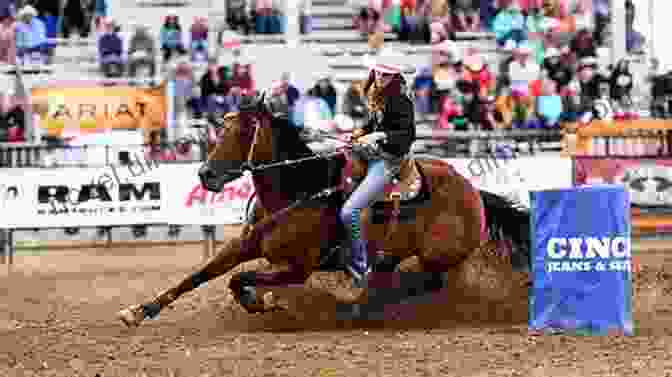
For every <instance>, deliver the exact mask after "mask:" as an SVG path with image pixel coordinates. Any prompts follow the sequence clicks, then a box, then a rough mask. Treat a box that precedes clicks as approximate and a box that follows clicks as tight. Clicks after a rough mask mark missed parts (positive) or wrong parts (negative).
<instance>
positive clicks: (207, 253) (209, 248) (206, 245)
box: [201, 225, 215, 262]
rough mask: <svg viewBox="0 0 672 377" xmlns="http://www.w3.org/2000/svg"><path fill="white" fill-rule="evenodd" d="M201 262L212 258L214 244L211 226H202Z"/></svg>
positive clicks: (213, 232) (213, 228) (212, 227)
mask: <svg viewBox="0 0 672 377" xmlns="http://www.w3.org/2000/svg"><path fill="white" fill-rule="evenodd" d="M201 230H202V231H203V262H206V261H207V260H208V259H210V257H211V256H212V254H213V253H214V252H213V249H214V244H215V227H214V226H213V225H203V226H202V227H201Z"/></svg>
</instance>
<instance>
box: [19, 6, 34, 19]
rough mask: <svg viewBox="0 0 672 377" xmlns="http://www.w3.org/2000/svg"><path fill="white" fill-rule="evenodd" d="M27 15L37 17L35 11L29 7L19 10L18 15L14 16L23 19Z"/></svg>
mask: <svg viewBox="0 0 672 377" xmlns="http://www.w3.org/2000/svg"><path fill="white" fill-rule="evenodd" d="M27 15H31V16H33V17H37V10H36V9H35V8H33V7H32V6H30V5H26V6H25V7H23V8H21V10H19V13H18V14H17V15H16V16H17V17H23V16H27Z"/></svg>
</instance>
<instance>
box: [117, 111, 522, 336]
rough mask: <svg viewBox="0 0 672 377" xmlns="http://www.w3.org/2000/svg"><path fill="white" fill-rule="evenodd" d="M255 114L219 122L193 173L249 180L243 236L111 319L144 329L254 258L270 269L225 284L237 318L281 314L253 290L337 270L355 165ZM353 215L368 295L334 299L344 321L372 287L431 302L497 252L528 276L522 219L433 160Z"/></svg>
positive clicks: (357, 173) (215, 181) (352, 291)
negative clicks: (363, 250) (472, 259)
mask: <svg viewBox="0 0 672 377" xmlns="http://www.w3.org/2000/svg"><path fill="white" fill-rule="evenodd" d="M255 109H256V110H244V109H241V111H240V112H235V113H229V114H227V115H226V116H225V117H224V119H223V120H222V123H223V126H222V127H221V129H220V134H219V139H218V141H217V144H215V145H213V146H212V147H213V148H212V150H210V152H209V155H208V159H207V160H206V161H205V162H204V164H203V165H202V167H201V168H200V170H199V173H198V174H199V177H200V180H201V184H202V185H203V186H204V187H205V188H207V189H208V190H210V191H217V192H219V191H221V190H222V188H223V186H224V185H225V184H226V183H228V182H231V181H233V180H235V179H238V178H239V177H241V176H243V175H245V174H249V175H251V178H252V181H253V184H254V188H255V192H256V197H255V199H256V201H257V205H256V206H255V207H254V208H252V209H251V210H250V209H249V207H248V211H249V212H250V213H251V215H250V216H248V217H249V219H248V221H247V222H246V224H245V225H244V227H243V230H242V231H241V233H240V235H239V236H238V237H234V238H233V239H231V240H230V241H228V243H227V244H226V245H225V246H223V247H222V248H221V250H220V251H219V252H218V254H217V255H215V256H214V257H213V258H212V259H211V260H210V261H208V262H207V263H206V264H205V265H204V266H203V267H201V268H199V269H197V270H196V271H195V272H193V273H191V274H190V275H188V276H187V277H185V278H184V279H183V280H182V281H181V282H180V283H178V284H177V285H175V286H173V287H171V288H169V289H168V290H166V291H164V292H162V293H160V294H159V295H157V296H155V297H154V298H152V299H150V300H148V301H146V302H144V303H142V304H137V305H133V306H129V307H127V308H125V309H123V310H121V311H120V312H118V313H117V316H118V318H119V319H120V320H121V321H122V322H123V323H124V324H126V325H127V326H129V327H133V326H138V325H139V324H140V323H141V322H142V321H143V320H144V319H146V318H154V317H155V316H156V315H158V314H159V312H160V311H161V309H162V308H164V307H166V306H168V305H169V304H171V303H172V302H173V301H175V300H176V299H177V298H178V297H180V296H181V295H183V294H185V293H187V292H189V291H191V290H193V289H195V288H197V287H198V286H200V285H201V284H203V283H205V282H207V281H209V280H212V279H214V278H216V277H218V276H221V275H223V274H225V273H227V272H229V271H231V270H232V269H233V268H234V267H236V266H237V265H239V264H241V263H244V262H246V261H250V260H253V259H257V258H265V259H266V260H268V261H269V262H270V265H268V266H266V267H259V268H258V269H257V270H256V271H243V272H240V273H237V274H235V275H233V276H232V277H231V280H230V282H229V289H230V290H231V291H232V293H233V296H234V298H235V300H236V301H237V302H238V303H239V304H240V305H241V306H242V307H243V308H244V309H245V310H246V311H247V312H248V313H265V312H269V311H275V310H287V307H286V306H283V305H281V304H280V303H279V301H280V300H278V299H277V297H275V296H274V295H273V292H272V290H271V291H269V292H267V293H265V294H263V295H261V296H262V297H259V295H258V289H257V288H262V287H263V288H264V289H273V287H276V288H279V287H287V286H293V285H303V284H304V283H305V282H306V280H307V279H308V278H309V277H310V275H311V274H312V273H313V272H315V271H320V270H328V271H335V270H338V271H341V272H342V271H343V270H344V269H343V266H344V263H345V262H344V259H343V258H345V257H346V256H347V251H344V248H342V247H341V246H342V244H343V241H344V240H343V238H344V234H345V233H344V231H343V230H344V225H343V224H341V223H340V220H339V216H338V212H339V209H340V208H341V206H342V205H343V203H344V202H345V200H346V198H347V195H348V193H350V192H351V191H352V190H353V188H354V187H355V185H356V184H357V181H358V179H361V178H362V177H363V176H364V172H365V170H364V169H365V168H366V167H365V162H362V161H360V160H359V159H357V158H354V157H353V154H352V153H351V151H350V150H348V149H344V150H335V151H333V152H329V153H317V152H314V151H313V150H312V149H311V148H309V146H308V145H307V143H306V141H305V138H303V137H302V135H301V132H300V131H299V129H298V128H297V127H295V126H294V125H293V124H291V123H290V122H289V120H288V119H287V118H286V117H279V116H276V115H273V114H270V113H269V112H268V111H262V110H260V109H257V108H256V107H255ZM248 206H249V203H248ZM362 215H363V216H364V217H363V226H364V229H363V231H365V232H367V234H368V237H367V239H368V240H370V241H369V244H370V245H371V246H370V250H369V252H370V256H371V257H370V260H372V261H373V262H372V263H373V264H374V266H373V272H372V273H371V275H370V278H369V282H368V287H354V286H352V287H349V288H347V289H345V290H341V293H340V294H334V295H335V296H336V298H337V299H338V300H337V301H338V302H341V303H344V304H347V305H350V306H351V307H352V308H353V309H352V310H353V312H354V311H356V309H354V308H357V307H360V306H358V305H365V304H366V302H367V300H368V299H370V298H371V297H373V296H372V295H370V294H369V293H371V292H372V291H373V290H374V289H376V287H378V288H380V287H382V286H384V285H385V284H386V282H387V283H389V276H390V274H389V273H390V272H393V273H396V274H397V276H409V275H414V276H420V275H422V276H423V278H422V279H421V282H420V283H413V284H415V285H413V287H414V288H413V287H412V288H409V291H408V292H406V293H404V294H405V295H406V296H413V295H417V294H418V292H417V291H418V290H419V291H421V293H423V292H432V291H435V290H437V289H441V288H442V287H443V286H444V285H445V284H446V280H447V279H449V278H450V276H449V275H450V271H452V270H454V268H455V266H459V265H460V264H461V263H463V262H464V261H465V260H466V259H467V258H468V257H469V256H470V255H472V254H473V253H474V252H475V251H476V250H482V249H483V248H491V249H492V250H500V249H502V247H501V246H502V245H508V250H509V251H510V254H507V255H509V257H510V259H508V263H511V264H517V265H518V267H519V268H529V263H530V261H529V245H530V239H529V233H530V220H529V213H528V212H527V210H526V209H525V208H521V207H520V206H519V205H518V204H516V203H514V202H512V201H509V200H507V199H505V198H503V197H501V196H498V195H495V194H493V193H489V192H486V191H479V190H477V189H476V188H474V187H473V186H472V184H471V183H470V182H469V181H468V180H467V179H466V178H465V177H463V176H462V175H460V174H459V173H457V171H456V170H454V169H453V167H452V166H451V165H450V164H448V163H447V162H444V161H442V160H440V159H438V158H431V157H417V156H410V157H408V158H406V159H404V160H403V162H402V163H401V168H400V169H399V171H398V172H397V173H396V175H395V179H394V180H393V183H392V184H391V185H390V187H388V189H387V190H386V194H385V197H384V198H380V200H379V201H377V202H376V203H374V205H373V206H372V207H371V208H369V209H368V210H366V211H364V212H363V214H362ZM486 219H487V222H486ZM502 255H504V254H502ZM516 260H517V261H518V262H516ZM521 266H522V267H521ZM512 269H513V267H512ZM528 271H529V270H528ZM406 272H425V274H404V273H406ZM447 272H448V274H447ZM343 274H344V273H343ZM346 276H347V275H346ZM386 279H387V280H386ZM344 281H349V280H348V279H345V280H344ZM418 284H420V285H419V286H418ZM423 290H424V291H423ZM343 292H347V293H343ZM330 293H331V292H330ZM406 296H405V297H406ZM353 318H354V317H353Z"/></svg>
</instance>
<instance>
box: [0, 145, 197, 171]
mask: <svg viewBox="0 0 672 377" xmlns="http://www.w3.org/2000/svg"><path fill="white" fill-rule="evenodd" d="M184 144H188V145H189V146H188V147H187V148H189V151H188V153H181V151H179V150H178V149H180V148H181V146H178V145H176V144H175V143H172V144H171V143H164V144H162V145H160V146H161V151H162V153H163V154H160V153H158V152H157V155H158V156H157V157H153V154H152V153H150V146H149V145H147V144H131V145H81V146H69V145H56V146H52V145H45V144H31V143H4V144H3V143H0V168H54V167H75V166H80V167H105V166H124V165H134V164H145V163H149V161H150V160H151V161H158V162H160V163H187V162H198V161H203V160H204V159H205V158H206V157H207V145H204V143H198V142H186V143H184ZM166 153H170V154H171V155H175V156H176V160H174V161H173V160H170V159H165V158H162V157H160V156H165V154H166Z"/></svg>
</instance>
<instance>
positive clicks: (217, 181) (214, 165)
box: [198, 97, 273, 192]
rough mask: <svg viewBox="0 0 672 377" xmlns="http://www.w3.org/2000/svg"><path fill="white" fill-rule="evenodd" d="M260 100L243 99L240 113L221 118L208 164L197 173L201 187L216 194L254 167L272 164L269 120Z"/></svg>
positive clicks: (271, 134) (269, 117) (252, 98)
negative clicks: (247, 169) (261, 163)
mask: <svg viewBox="0 0 672 377" xmlns="http://www.w3.org/2000/svg"><path fill="white" fill-rule="evenodd" d="M262 101H263V99H262V98H254V97H244V98H243V102H242V103H241V105H240V111H239V112H234V113H228V114H227V115H225V116H224V119H223V122H222V123H223V125H222V127H221V128H220V129H219V130H218V132H217V142H216V144H214V145H212V146H211V148H210V151H209V154H208V160H207V161H206V162H205V163H204V164H203V166H201V169H200V170H199V173H198V175H199V178H200V180H201V184H202V185H203V187H205V188H206V189H208V190H209V191H215V192H219V191H221V190H222V188H223V187H224V185H226V184H227V183H229V182H231V181H234V180H236V179H238V178H240V177H241V176H242V175H243V173H244V171H245V169H246V168H249V167H251V166H252V165H253V164H254V163H258V162H269V161H272V160H273V137H272V136H273V132H272V130H271V123H272V121H271V116H270V114H268V113H267V112H265V111H263V110H262V108H263V106H262Z"/></svg>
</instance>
